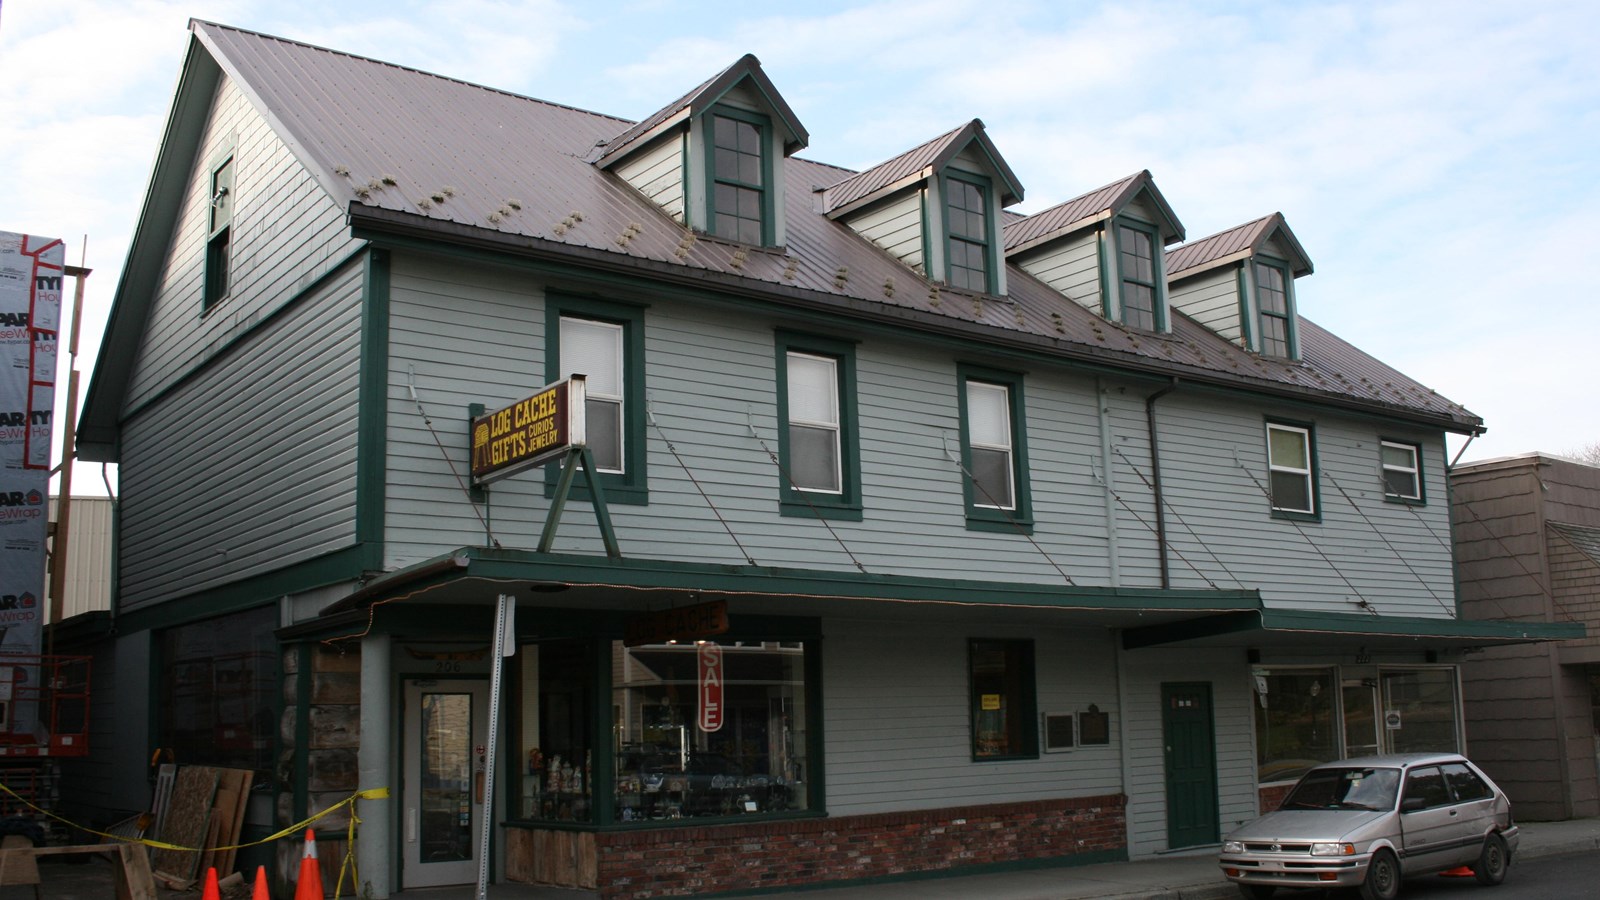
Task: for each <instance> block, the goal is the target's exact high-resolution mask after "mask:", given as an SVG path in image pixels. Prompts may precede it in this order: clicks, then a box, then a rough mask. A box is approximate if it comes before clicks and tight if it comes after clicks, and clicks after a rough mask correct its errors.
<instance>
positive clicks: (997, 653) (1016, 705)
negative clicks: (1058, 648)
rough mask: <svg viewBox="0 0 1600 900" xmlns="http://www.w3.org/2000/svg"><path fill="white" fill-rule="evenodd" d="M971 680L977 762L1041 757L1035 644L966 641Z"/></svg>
mask: <svg viewBox="0 0 1600 900" xmlns="http://www.w3.org/2000/svg"><path fill="white" fill-rule="evenodd" d="M967 679H968V681H967V683H968V687H969V693H970V697H969V700H970V708H971V715H972V758H973V759H974V760H996V759H1032V758H1035V757H1037V756H1038V755H1039V723H1038V716H1037V715H1035V707H1036V706H1037V705H1038V699H1037V693H1036V689H1035V686H1034V663H1033V642H1032V641H1027V640H992V639H985V638H972V639H970V640H968V641H967Z"/></svg>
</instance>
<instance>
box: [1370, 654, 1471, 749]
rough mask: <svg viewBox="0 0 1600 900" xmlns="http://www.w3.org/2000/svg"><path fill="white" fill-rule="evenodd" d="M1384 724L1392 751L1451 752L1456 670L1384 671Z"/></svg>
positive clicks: (1454, 739)
mask: <svg viewBox="0 0 1600 900" xmlns="http://www.w3.org/2000/svg"><path fill="white" fill-rule="evenodd" d="M1382 682H1383V727H1384V729H1385V730H1386V731H1387V732H1388V736H1389V740H1388V744H1389V750H1390V751H1391V752H1393V753H1454V752H1456V751H1457V750H1458V749H1459V747H1458V745H1457V743H1456V734H1457V730H1458V729H1457V728H1456V671H1455V669H1443V668H1441V669H1413V670H1410V671H1385V672H1384V673H1382Z"/></svg>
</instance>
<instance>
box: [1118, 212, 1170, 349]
mask: <svg viewBox="0 0 1600 900" xmlns="http://www.w3.org/2000/svg"><path fill="white" fill-rule="evenodd" d="M1157 246H1158V244H1157V242H1156V239H1155V234H1154V232H1153V231H1150V230H1146V229H1145V228H1142V227H1139V226H1136V225H1132V224H1128V223H1122V224H1119V225H1117V270H1118V272H1119V274H1120V275H1121V277H1122V291H1121V301H1122V324H1124V325H1127V326H1129V327H1130V328H1143V329H1144V330H1146V331H1154V330H1156V328H1158V327H1159V324H1160V322H1159V318H1158V310H1159V309H1160V302H1159V297H1160V289H1159V283H1158V271H1157V266H1156V260H1157V258H1158V257H1157V255H1156V247H1157Z"/></svg>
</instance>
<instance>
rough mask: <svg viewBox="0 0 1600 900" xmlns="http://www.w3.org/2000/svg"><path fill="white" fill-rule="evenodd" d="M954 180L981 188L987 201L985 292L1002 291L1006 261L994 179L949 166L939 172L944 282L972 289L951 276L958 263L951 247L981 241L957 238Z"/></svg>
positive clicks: (983, 201) (982, 195)
mask: <svg viewBox="0 0 1600 900" xmlns="http://www.w3.org/2000/svg"><path fill="white" fill-rule="evenodd" d="M952 181H958V182H961V183H962V184H967V185H970V186H972V187H974V188H977V190H978V196H979V198H980V199H981V201H982V204H983V227H984V231H985V232H986V233H985V235H984V240H983V243H982V247H983V264H984V265H983V268H984V271H983V291H984V293H986V294H994V293H997V292H998V291H999V283H1000V265H1001V264H1002V259H1001V255H1000V253H999V247H1000V244H1001V242H1000V240H999V238H998V232H997V230H996V229H997V228H998V227H999V225H998V223H997V222H996V221H995V220H996V219H997V218H998V216H997V215H996V214H995V213H996V209H997V207H996V204H995V203H994V200H993V198H994V180H993V179H991V178H988V177H986V176H983V175H977V174H973V173H971V172H964V171H961V170H959V169H945V170H944V171H942V172H940V173H939V185H940V187H939V193H940V201H941V202H940V204H939V213H940V225H941V230H940V233H941V234H942V235H943V236H944V273H943V274H944V281H945V283H946V284H948V285H950V286H951V287H953V288H956V289H957V290H972V289H971V288H968V287H956V285H955V282H954V279H953V278H951V270H952V268H953V266H954V263H953V262H952V261H951V253H950V248H951V246H952V245H953V244H955V243H956V242H957V241H960V242H961V243H964V244H977V243H978V242H977V241H974V240H972V239H971V238H969V237H961V238H957V237H956V236H955V235H953V234H951V233H950V182H952Z"/></svg>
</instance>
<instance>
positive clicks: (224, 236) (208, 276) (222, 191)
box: [200, 141, 235, 311]
mask: <svg viewBox="0 0 1600 900" xmlns="http://www.w3.org/2000/svg"><path fill="white" fill-rule="evenodd" d="M233 160H234V153H233V143H232V142H231V141H230V142H229V144H228V147H227V149H226V150H225V151H224V152H223V153H222V154H221V155H220V157H219V159H218V160H217V161H216V162H215V163H213V164H212V165H211V174H210V177H209V178H208V179H207V181H206V184H207V190H206V267H205V281H204V284H203V286H202V290H201V295H200V298H201V299H200V308H201V310H202V311H207V310H210V309H211V308H212V307H213V306H216V305H217V304H218V303H221V302H222V301H223V300H225V299H227V297H228V294H229V293H231V292H232V290H233V206H234V190H233V173H234V168H235V166H234V161H233Z"/></svg>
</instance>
